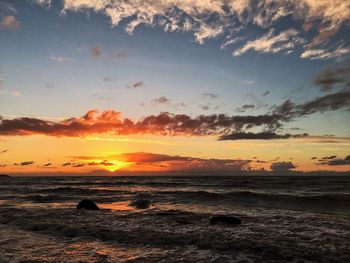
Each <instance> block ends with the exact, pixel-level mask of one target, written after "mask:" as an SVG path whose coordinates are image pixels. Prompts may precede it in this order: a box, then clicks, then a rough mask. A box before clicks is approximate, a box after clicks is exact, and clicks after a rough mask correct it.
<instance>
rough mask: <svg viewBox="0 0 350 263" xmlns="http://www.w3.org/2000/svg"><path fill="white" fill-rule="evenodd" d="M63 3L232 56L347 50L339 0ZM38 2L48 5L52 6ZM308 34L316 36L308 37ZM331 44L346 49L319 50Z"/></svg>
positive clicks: (348, 14)
mask: <svg viewBox="0 0 350 263" xmlns="http://www.w3.org/2000/svg"><path fill="white" fill-rule="evenodd" d="M62 1H63V9H62V12H63V13H67V12H81V11H95V12H98V13H101V14H104V15H105V16H107V17H108V18H109V19H110V23H111V24H112V26H115V27H117V26H124V29H125V31H126V32H127V33H129V34H133V32H134V30H135V29H136V28H137V27H138V26H140V25H142V24H143V25H148V26H152V27H160V28H162V29H163V30H164V31H166V32H187V33H191V34H192V35H193V37H194V39H195V41H196V42H198V43H199V44H203V43H204V42H205V41H206V40H208V39H214V38H217V39H219V38H220V39H224V41H223V44H222V45H221V47H222V48H225V49H227V48H230V49H231V51H232V53H233V54H234V55H235V56H239V55H243V54H244V53H245V52H247V51H248V50H254V51H256V52H263V53H269V52H272V53H277V52H292V51H296V50H297V48H300V49H303V51H302V52H301V54H302V57H303V58H312V59H315V58H320V59H331V58H336V57H339V56H340V55H339V54H344V53H345V52H347V49H348V46H349V39H347V38H344V37H343V36H342V35H341V34H338V33H339V31H340V29H341V27H342V26H343V25H344V24H345V23H347V22H348V21H349V19H350V3H349V2H348V1H344V0H333V1H326V0H285V1H280V0H261V1H253V0H247V1H242V0H232V1H227V0H217V1H210V0H204V1H198V0H176V1H175V0H159V1H153V0H144V1H138V0H129V1H115V0H103V1H86V0H62ZM37 2H39V3H45V4H46V5H47V4H49V3H50V2H51V1H49V0H38V1H37ZM282 19H291V20H293V21H294V22H295V23H294V26H293V28H289V29H288V28H283V23H281V20H282ZM251 28H258V29H260V30H259V32H261V33H260V35H258V36H257V37H256V38H255V39H251V37H250V34H249V33H248V32H249V29H251ZM272 28H280V29H279V31H277V30H276V31H275V30H273V29H272ZM311 29H315V30H316V31H317V34H316V35H314V34H311V33H310V31H311ZM301 35H302V36H301ZM330 39H336V40H338V41H342V42H343V43H345V46H344V47H343V48H341V49H338V50H337V51H335V50H334V49H333V50H332V49H329V47H325V46H324V45H327V43H328V42H329V40H330ZM220 41H221V40H220ZM238 43H240V44H239V45H240V47H237V44H238ZM321 50H322V51H321Z"/></svg>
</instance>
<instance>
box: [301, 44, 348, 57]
mask: <svg viewBox="0 0 350 263" xmlns="http://www.w3.org/2000/svg"><path fill="white" fill-rule="evenodd" d="M348 54H350V47H342V46H340V47H337V48H336V49H333V50H327V49H320V48H318V49H307V50H305V51H304V52H303V53H302V54H301V55H300V57H301V58H309V59H311V60H313V59H329V58H344V57H346V56H347V55H348Z"/></svg>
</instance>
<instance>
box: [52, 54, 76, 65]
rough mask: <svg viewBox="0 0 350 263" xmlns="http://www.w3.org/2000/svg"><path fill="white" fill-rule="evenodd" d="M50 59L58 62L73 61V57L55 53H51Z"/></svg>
mask: <svg viewBox="0 0 350 263" xmlns="http://www.w3.org/2000/svg"><path fill="white" fill-rule="evenodd" d="M50 59H51V60H52V61H55V62H58V63H67V62H70V61H72V59H71V58H68V57H63V56H54V55H50Z"/></svg>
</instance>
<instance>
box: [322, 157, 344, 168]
mask: <svg viewBox="0 0 350 263" xmlns="http://www.w3.org/2000/svg"><path fill="white" fill-rule="evenodd" d="M330 157H331V158H330ZM318 165H331V166H332V165H333V166H335V165H350V155H348V156H346V157H345V158H344V159H341V158H336V156H329V157H327V156H326V157H323V158H322V159H320V160H319V163H318Z"/></svg>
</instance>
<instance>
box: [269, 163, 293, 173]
mask: <svg viewBox="0 0 350 263" xmlns="http://www.w3.org/2000/svg"><path fill="white" fill-rule="evenodd" d="M295 168H297V166H295V165H294V164H293V163H292V162H275V163H272V164H271V166H270V169H271V170H272V171H273V172H289V171H291V170H293V169H295Z"/></svg>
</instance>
